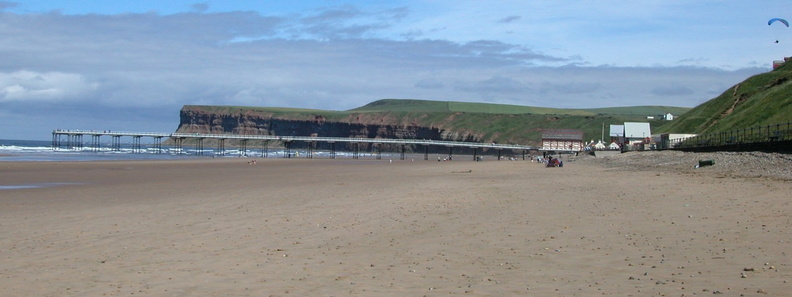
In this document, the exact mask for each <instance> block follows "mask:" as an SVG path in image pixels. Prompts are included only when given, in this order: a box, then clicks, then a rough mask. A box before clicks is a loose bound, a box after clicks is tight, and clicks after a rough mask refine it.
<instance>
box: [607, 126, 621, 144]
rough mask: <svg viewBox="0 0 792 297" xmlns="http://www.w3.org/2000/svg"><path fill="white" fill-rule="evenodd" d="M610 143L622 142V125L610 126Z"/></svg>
mask: <svg viewBox="0 0 792 297" xmlns="http://www.w3.org/2000/svg"><path fill="white" fill-rule="evenodd" d="M608 135H610V141H611V142H615V143H623V142H624V125H610V133H609V134H608Z"/></svg>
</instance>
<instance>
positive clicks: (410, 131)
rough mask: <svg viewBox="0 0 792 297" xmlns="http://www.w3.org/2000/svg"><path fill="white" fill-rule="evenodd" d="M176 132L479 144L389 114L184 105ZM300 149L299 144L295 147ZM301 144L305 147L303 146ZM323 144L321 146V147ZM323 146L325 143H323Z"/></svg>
mask: <svg viewBox="0 0 792 297" xmlns="http://www.w3.org/2000/svg"><path fill="white" fill-rule="evenodd" d="M176 132H178V133H210V134H237V135H281V136H293V135H296V136H317V137H361V138H395V139H402V138H405V139H433V140H449V141H471V142H478V141H480V140H481V139H480V135H475V134H473V133H466V132H460V131H451V130H447V129H443V128H440V127H436V126H431V125H430V126H424V125H419V124H417V123H410V116H405V117H402V118H396V117H394V115H393V114H390V113H344V114H333V113H332V112H327V111H315V112H288V113H278V112H272V111H266V110H260V109H257V108H252V107H251V108H244V107H243V108H230V107H214V106H211V107H210V106H194V105H188V106H184V107H183V108H182V110H181V112H180V123H179V128H178V129H177V131H176ZM296 145H297V146H300V145H301V144H296ZM303 145H304V144H303ZM320 145H322V144H320ZM325 145H326V144H325Z"/></svg>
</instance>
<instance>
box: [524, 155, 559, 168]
mask: <svg viewBox="0 0 792 297" xmlns="http://www.w3.org/2000/svg"><path fill="white" fill-rule="evenodd" d="M531 161H532V162H533V158H532V159H531ZM536 162H539V163H542V164H544V165H545V167H564V161H561V159H559V158H553V157H552V156H547V157H544V156H537V157H536Z"/></svg>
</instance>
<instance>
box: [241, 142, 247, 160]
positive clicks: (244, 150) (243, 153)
mask: <svg viewBox="0 0 792 297" xmlns="http://www.w3.org/2000/svg"><path fill="white" fill-rule="evenodd" d="M247 141H248V140H247V139H242V140H240V141H239V154H240V155H241V156H246V157H247Z"/></svg>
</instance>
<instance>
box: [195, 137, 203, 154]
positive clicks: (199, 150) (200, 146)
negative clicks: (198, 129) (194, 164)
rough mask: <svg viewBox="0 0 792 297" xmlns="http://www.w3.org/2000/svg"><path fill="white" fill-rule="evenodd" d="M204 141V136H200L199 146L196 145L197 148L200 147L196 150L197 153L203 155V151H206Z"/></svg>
mask: <svg viewBox="0 0 792 297" xmlns="http://www.w3.org/2000/svg"><path fill="white" fill-rule="evenodd" d="M203 141H204V139H203V138H198V147H196V149H198V151H197V152H195V154H196V155H202V156H203V153H204V146H203Z"/></svg>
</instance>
